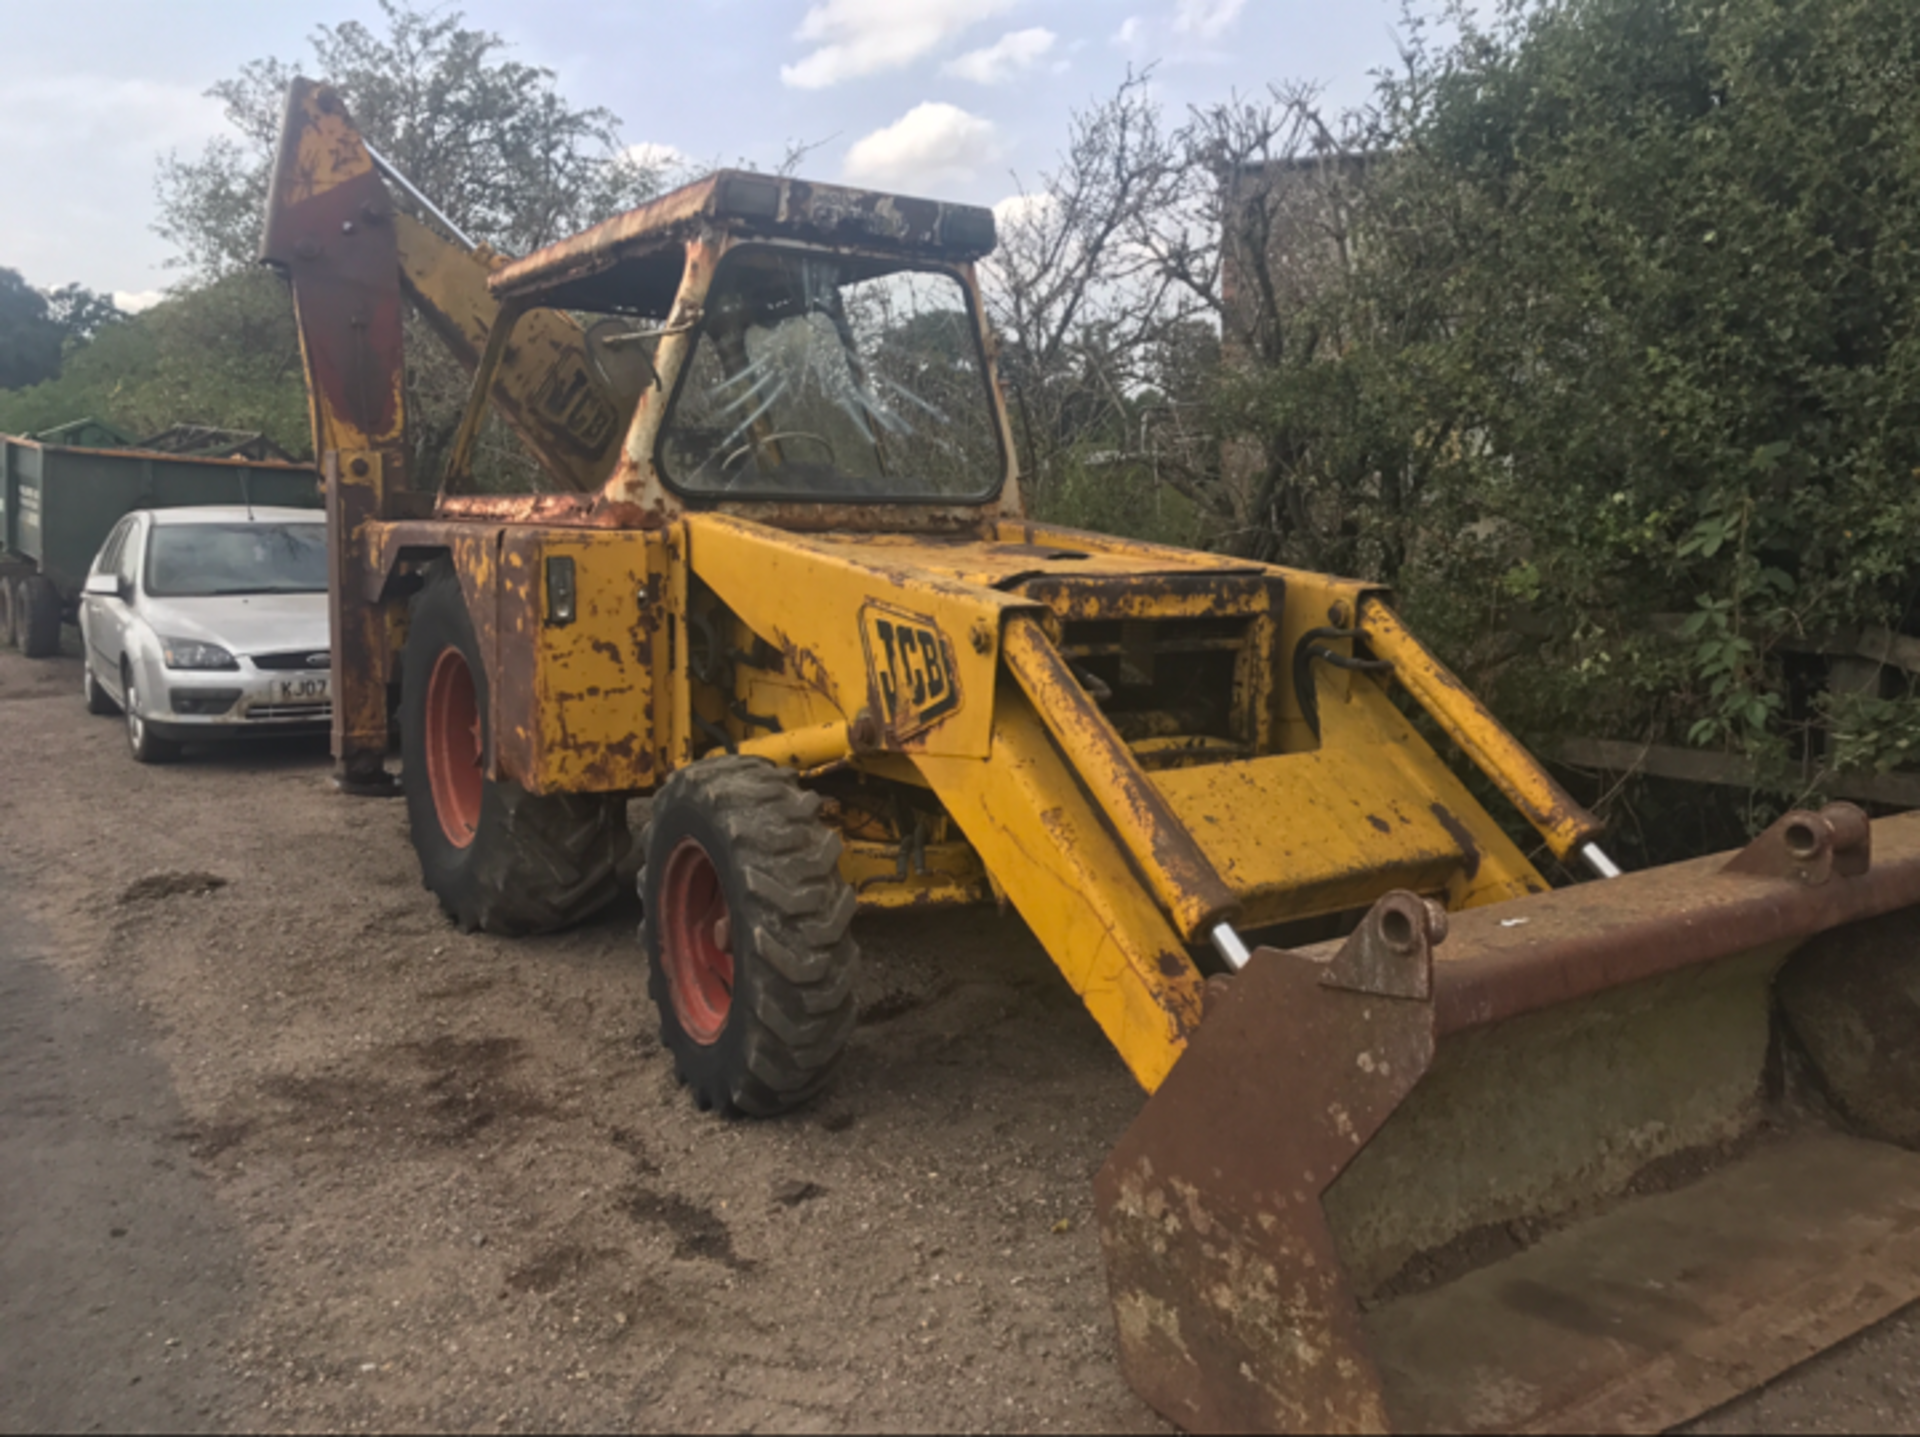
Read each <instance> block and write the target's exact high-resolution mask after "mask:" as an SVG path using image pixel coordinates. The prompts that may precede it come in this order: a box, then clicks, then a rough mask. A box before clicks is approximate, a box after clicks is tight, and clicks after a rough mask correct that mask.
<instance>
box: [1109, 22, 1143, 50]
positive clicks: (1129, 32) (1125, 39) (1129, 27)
mask: <svg viewBox="0 0 1920 1437" xmlns="http://www.w3.org/2000/svg"><path fill="white" fill-rule="evenodd" d="M1139 38H1140V17H1139V16H1138V15H1129V16H1127V18H1126V19H1124V20H1122V21H1121V22H1120V28H1119V29H1118V30H1115V31H1114V32H1113V43H1114V44H1116V45H1131V44H1132V43H1133V42H1134V41H1135V40H1138V39H1139Z"/></svg>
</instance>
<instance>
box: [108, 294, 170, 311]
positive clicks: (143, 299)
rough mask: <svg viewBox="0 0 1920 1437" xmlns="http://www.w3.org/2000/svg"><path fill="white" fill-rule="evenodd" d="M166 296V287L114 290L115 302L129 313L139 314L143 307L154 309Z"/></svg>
mask: <svg viewBox="0 0 1920 1437" xmlns="http://www.w3.org/2000/svg"><path fill="white" fill-rule="evenodd" d="M166 297H167V292H166V291H165V290H164V289H137V290H134V289H116V290H115V291H114V292H113V302H114V303H115V304H117V305H118V306H119V307H120V308H121V310H122V311H123V312H124V313H127V314H138V313H140V311H141V310H143V309H152V308H153V307H154V306H155V305H156V304H158V303H160V301H161V300H163V299H165V298H166Z"/></svg>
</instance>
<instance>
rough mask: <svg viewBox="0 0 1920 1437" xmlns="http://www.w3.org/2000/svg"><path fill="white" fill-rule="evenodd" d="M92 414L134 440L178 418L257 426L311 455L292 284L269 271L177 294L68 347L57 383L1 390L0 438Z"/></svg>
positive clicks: (238, 426)
mask: <svg viewBox="0 0 1920 1437" xmlns="http://www.w3.org/2000/svg"><path fill="white" fill-rule="evenodd" d="M87 415H91V416H94V417H96V418H99V419H104V420H106V421H108V422H109V423H111V424H113V425H115V426H116V427H118V428H120V429H122V430H125V431H126V432H128V433H130V434H133V435H136V436H137V435H144V434H153V433H157V432H158V431H160V430H162V429H165V428H167V427H169V426H170V425H173V424H176V423H181V422H196V423H205V424H211V425H214V426H216V427H218V428H223V429H242V430H255V431H259V432H262V433H264V434H265V435H266V436H267V437H268V438H269V439H271V440H273V441H274V442H275V443H276V444H278V445H280V447H281V448H283V449H285V450H286V451H287V452H288V453H290V454H296V455H302V454H307V453H309V452H310V450H311V447H312V444H311V436H310V434H309V431H308V427H307V405H306V387H305V385H304V383H303V382H302V379H301V370H300V346H299V341H298V338H297V336H296V335H295V333H294V328H293V316H292V314H291V313H290V312H289V309H288V305H287V297H286V291H285V288H284V287H283V286H282V285H281V284H280V282H279V281H278V280H277V279H275V278H274V277H273V276H272V275H270V274H267V273H265V272H264V271H262V272H255V273H248V274H237V275H230V276H229V277H227V278H226V279H223V280H217V281H215V282H214V283H212V284H210V285H206V286H203V287H201V288H199V289H196V290H192V291H190V292H188V293H185V294H181V295H175V296H173V297H172V298H169V299H167V300H165V301H163V302H162V303H160V304H158V305H155V306H154V307H153V308H152V309H149V310H147V311H145V312H144V313H141V314H139V315H135V316H133V317H131V318H126V317H122V318H121V319H119V320H117V321H115V322H112V323H109V324H106V325H105V326H103V327H102V328H100V329H99V330H98V331H97V333H96V334H95V337H94V338H93V339H92V341H91V342H88V343H85V344H80V345H76V346H72V347H70V348H69V350H68V353H67V358H66V362H65V364H64V366H63V367H62V369H61V371H60V373H59V375H58V376H57V377H54V378H49V379H47V380H45V381H44V382H42V383H39V384H35V385H33V386H31V387H28V388H22V389H18V390H12V391H5V392H0V433H11V434H18V433H32V432H34V431H36V430H40V429H50V428H53V427H54V426H56V425H59V424H64V423H66V422H67V421H69V420H73V419H78V418H81V417H83V416H87Z"/></svg>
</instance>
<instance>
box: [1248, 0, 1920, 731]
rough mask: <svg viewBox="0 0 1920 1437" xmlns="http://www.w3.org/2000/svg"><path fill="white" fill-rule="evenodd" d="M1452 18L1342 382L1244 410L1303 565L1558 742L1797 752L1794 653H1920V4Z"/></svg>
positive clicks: (1356, 295) (1604, 3) (1326, 309)
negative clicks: (1791, 740) (1883, 639)
mask: <svg viewBox="0 0 1920 1437" xmlns="http://www.w3.org/2000/svg"><path fill="white" fill-rule="evenodd" d="M1443 18H1445V19H1446V20H1447V21H1448V22H1449V24H1450V27H1451V28H1452V31H1453V33H1454V35H1455V36H1456V38H1455V39H1453V40H1451V41H1449V42H1447V43H1445V44H1440V43H1437V42H1434V41H1433V40H1432V39H1431V38H1430V37H1431V33H1432V32H1431V30H1430V28H1429V27H1427V26H1426V25H1424V24H1422V23H1420V22H1419V21H1418V20H1416V21H1415V22H1414V23H1413V24H1412V25H1411V27H1410V29H1409V32H1408V50H1407V59H1406V65H1405V68H1404V70H1403V71H1401V72H1400V73H1397V74H1395V75H1391V76H1388V77H1385V78H1383V80H1382V82H1381V86H1380V89H1379V92H1378V109H1377V112H1376V114H1375V117H1374V120H1375V129H1374V133H1373V136H1372V140H1371V145H1372V148H1373V152H1374V154H1375V156H1376V158H1375V160H1374V161H1373V162H1372V169H1371V173H1370V174H1369V176H1368V184H1367V187H1366V198H1365V202H1364V204H1362V205H1361V206H1360V207H1359V210H1358V218H1357V221H1356V225H1357V230H1356V239H1355V253H1356V255H1357V256H1358V259H1357V261H1356V263H1355V265H1354V266H1353V269H1352V273H1351V275H1350V277H1349V279H1348V281H1347V282H1346V283H1344V284H1343V285H1340V286H1338V287H1337V288H1335V289H1334V290H1332V291H1330V292H1329V293H1328V294H1326V295H1324V296H1321V297H1319V298H1318V299H1316V300H1315V301H1314V303H1315V306H1316V307H1315V308H1314V309H1313V310H1312V311H1311V312H1310V314H1309V315H1308V317H1309V318H1311V319H1312V320H1313V321H1314V323H1315V325H1316V326H1317V330H1316V336H1317V343H1316V345H1315V347H1314V350H1313V352H1312V353H1311V354H1309V355H1305V356H1301V357H1300V358H1299V362H1298V363H1294V362H1288V363H1285V364H1283V365H1281V366H1278V367H1274V368H1269V369H1267V370H1264V371H1260V372H1255V373H1250V374H1243V375H1240V376H1236V377H1234V378H1233V379H1231V380H1229V381H1228V382H1226V383H1225V384H1223V385H1222V386H1221V388H1220V391H1219V394H1218V396H1217V403H1218V406H1219V423H1220V426H1221V429H1222V431H1223V432H1225V433H1229V434H1231V433H1240V434H1252V435H1254V436H1255V437H1256V438H1257V439H1258V441H1259V443H1260V445H1261V446H1262V448H1263V451H1264V452H1265V454H1266V455H1267V456H1268V459H1269V463H1270V468H1271V470H1272V471H1273V473H1274V474H1276V475H1277V476H1278V480H1277V482H1276V483H1275V485H1274V492H1275V493H1276V495H1277V496H1279V498H1278V500H1276V502H1275V503H1274V504H1272V505H1270V506H1269V508H1268V509H1267V511H1266V518H1267V522H1268V524H1269V525H1270V530H1271V538H1270V541H1269V542H1270V545H1271V547H1272V549H1273V551H1274V552H1275V553H1277V554H1279V555H1281V556H1283V557H1286V558H1288V559H1290V560H1293V561H1296V562H1309V563H1314V564H1315V565H1317V566H1319V567H1328V566H1342V567H1352V568H1355V569H1358V570H1361V571H1363V572H1365V573H1367V574H1370V575H1374V576H1378V577H1381V578H1383V579H1385V580H1387V581H1389V582H1394V583H1396V584H1398V585H1399V586H1400V587H1401V589H1402V590H1403V592H1404V593H1405V594H1406V596H1407V602H1408V604H1409V606H1410V607H1411V608H1412V609H1414V610H1415V611H1416V613H1418V614H1422V615H1425V616H1427V617H1428V619H1429V621H1430V622H1431V623H1432V624H1433V625H1434V626H1435V627H1436V628H1437V629H1438V631H1439V632H1440V633H1441V634H1442V635H1443V636H1444V638H1445V640H1446V643H1447V646H1448V647H1449V649H1450V652H1451V654H1452V656H1453V657H1455V658H1456V659H1459V660H1461V661H1462V662H1463V665H1464V666H1465V667H1467V668H1468V670H1469V677H1470V678H1471V679H1473V680H1474V681H1475V682H1477V683H1480V684H1482V685H1483V686H1486V687H1487V688H1489V689H1490V693H1489V697H1490V698H1491V699H1492V700H1493V701H1494V703H1495V706H1496V707H1497V708H1498V709H1500V710H1501V711H1502V712H1503V713H1504V714H1506V715H1509V716H1510V717H1512V718H1513V719H1515V720H1516V721H1518V722H1519V723H1520V725H1521V726H1522V727H1524V728H1527V729H1530V730H1532V731H1534V732H1536V733H1538V732H1543V731H1548V732H1550V731H1556V730H1557V731H1560V732H1567V731H1577V732H1584V733H1599V734H1604V735H1607V736H1611V737H1627V738H1643V739H1650V740H1659V741H1668V742H1674V741H1687V742H1691V743H1694V744H1698V745H1711V746H1716V747H1726V748H1731V749H1736V750H1742V751H1745V752H1748V753H1752V754H1754V755H1755V756H1758V757H1766V756H1768V755H1769V754H1777V753H1779V752H1781V751H1783V750H1782V748H1781V745H1782V743H1783V739H1782V722H1783V719H1784V718H1785V717H1786V715H1787V713H1788V709H1789V700H1790V692H1789V687H1788V684H1787V681H1786V677H1785V675H1784V672H1783V670H1782V668H1781V665H1780V663H1779V661H1778V657H1777V653H1776V647H1777V645H1778V644H1779V643H1780V642H1781V641H1782V640H1783V639H1787V638H1800V637H1804V636H1813V637H1816V638H1817V637H1819V636H1821V635H1824V634H1827V633H1830V632H1836V631H1840V630H1845V629H1849V628H1851V627H1854V626H1858V625H1884V626H1886V627H1889V628H1893V629H1896V630H1903V629H1904V630H1906V631H1912V630H1913V628H1914V627H1915V620H1916V618H1917V617H1920V615H1916V612H1915V610H1916V602H1917V601H1920V550H1917V549H1916V544H1915V537H1916V535H1920V484H1916V483H1915V480H1916V478H1920V240H1917V239H1916V236H1920V88H1916V87H1915V86H1914V85H1913V84H1912V83H1911V77H1912V76H1913V75H1914V74H1915V73H1920V26H1916V25H1914V23H1913V12H1912V6H1911V3H1910V0H1738V3H1735V0H1539V3H1534V4H1523V3H1519V0H1512V3H1508V4H1506V5H1504V6H1502V7H1501V8H1500V9H1499V10H1498V11H1497V13H1496V14H1495V16H1494V18H1493V19H1492V20H1491V21H1487V22H1482V21H1480V20H1477V19H1476V18H1475V14H1474V10H1473V8H1472V7H1470V6H1467V5H1464V4H1460V5H1455V6H1452V7H1451V8H1449V9H1448V10H1447V11H1446V12H1444V16H1443ZM1309 547H1310V548H1311V549H1313V550H1316V551H1317V552H1315V553H1307V552H1301V550H1302V549H1303V548H1309ZM1517 610H1524V611H1525V612H1524V613H1520V614H1518V615H1517V614H1516V611H1517ZM1516 618H1523V619H1525V620H1526V621H1527V622H1528V624H1529V625H1531V627H1532V629H1533V630H1534V631H1535V632H1534V634H1533V643H1532V646H1531V649H1530V651H1528V652H1525V653H1524V654H1522V653H1517V652H1516V651H1515V650H1514V648H1513V646H1512V645H1510V644H1501V643H1497V642H1492V641H1490V640H1489V639H1488V638H1487V635H1488V634H1489V633H1490V632H1491V631H1493V630H1497V629H1499V628H1503V627H1504V628H1511V627H1512V626H1513V625H1514V623H1515V621H1516Z"/></svg>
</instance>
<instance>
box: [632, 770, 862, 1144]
mask: <svg viewBox="0 0 1920 1437" xmlns="http://www.w3.org/2000/svg"><path fill="white" fill-rule="evenodd" d="M819 808H820V798H819V796H818V795H817V794H811V793H807V792H805V791H804V790H803V789H801V787H800V785H799V781H798V779H797V778H796V776H795V775H794V774H793V773H792V771H791V770H788V769H784V768H779V767H776V766H775V765H773V764H771V763H768V762H766V761H765V760H762V759H753V758H741V757H737V756H735V757H728V756H715V757H712V758H707V759H703V760H701V761H700V762H698V763H696V764H693V765H691V766H689V767H687V768H684V769H681V770H680V771H679V772H678V773H676V774H674V775H673V777H672V778H670V779H668V780H667V782H666V784H665V785H664V786H663V787H662V788H661V790H660V794H659V797H658V798H656V799H655V800H654V805H653V817H652V822H651V823H650V825H649V826H648V829H647V863H646V868H645V869H644V870H643V871H642V873H641V875H640V894H641V898H642V899H643V901H644V902H645V904H646V922H645V923H644V925H643V926H642V928H641V941H642V943H643V945H644V946H645V948H646V953H647V967H648V990H649V992H650V993H651V994H652V996H653V1000H654V1004H655V1005H656V1006H657V1007H658V1009H659V1011H660V1039H661V1042H663V1043H664V1044H665V1045H666V1047H667V1050H668V1051H669V1052H670V1053H671V1054H672V1055H673V1062H674V1071H675V1073H676V1075H677V1076H678V1077H679V1078H680V1080H681V1081H682V1082H683V1083H685V1084H686V1085H687V1086H688V1087H689V1088H690V1089H692V1091H693V1096H694V1100H695V1101H696V1102H697V1103H698V1104H699V1105H700V1107H701V1108H703V1109H715V1110H718V1111H719V1112H721V1113H723V1114H734V1113H746V1114H750V1115H752V1116H755V1117H770V1116H772V1115H774V1114H776V1113H782V1112H786V1111H787V1110H789V1109H791V1108H796V1107H798V1106H800V1105H801V1104H802V1103H805V1102H807V1101H808V1100H809V1099H811V1098H813V1097H814V1096H815V1095H816V1094H818V1093H819V1092H820V1090H821V1089H822V1088H823V1087H825V1086H826V1082H827V1078H828V1075H829V1073H830V1071H831V1069H832V1067H833V1065H834V1062H835V1061H836V1060H837V1059H838V1058H839V1056H840V1053H841V1050H842V1049H843V1048H845V1047H846V1044H847V1039H848V1038H849V1037H851V1036H852V1033H853V1026H854V1021H855V1009H854V997H853V982H854V975H855V971H856V969H857V967H858V964H859V949H858V948H857V947H856V946H855V945H854V942H853V939H852V938H851V937H850V936H849V935H848V932H847V929H848V926H849V924H851V922H852V921H853V913H854V907H855V897H854V892H853V890H852V889H851V888H850V887H849V886H848V885H847V883H846V880H845V879H843V878H842V877H841V876H840V867H839V863H840V848H841V844H840V836H839V834H837V833H835V832H834V831H833V830H832V829H830V828H828V827H827V826H826V825H825V824H824V823H822V822H821V821H820V819H819V816H818V815H819Z"/></svg>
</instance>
